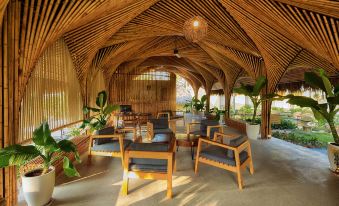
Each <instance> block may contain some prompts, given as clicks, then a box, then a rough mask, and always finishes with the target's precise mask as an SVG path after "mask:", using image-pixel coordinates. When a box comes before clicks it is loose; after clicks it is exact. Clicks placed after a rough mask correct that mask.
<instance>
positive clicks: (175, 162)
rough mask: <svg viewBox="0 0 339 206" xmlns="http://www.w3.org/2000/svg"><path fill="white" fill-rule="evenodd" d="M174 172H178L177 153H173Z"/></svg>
mask: <svg viewBox="0 0 339 206" xmlns="http://www.w3.org/2000/svg"><path fill="white" fill-rule="evenodd" d="M173 171H174V172H176V171H177V161H176V159H175V153H173Z"/></svg>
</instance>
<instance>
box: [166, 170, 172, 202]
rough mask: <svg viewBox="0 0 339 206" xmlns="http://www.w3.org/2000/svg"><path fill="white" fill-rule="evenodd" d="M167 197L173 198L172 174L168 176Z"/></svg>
mask: <svg viewBox="0 0 339 206" xmlns="http://www.w3.org/2000/svg"><path fill="white" fill-rule="evenodd" d="M166 196H167V198H169V199H171V198H172V175H170V174H168V176H167V194H166Z"/></svg>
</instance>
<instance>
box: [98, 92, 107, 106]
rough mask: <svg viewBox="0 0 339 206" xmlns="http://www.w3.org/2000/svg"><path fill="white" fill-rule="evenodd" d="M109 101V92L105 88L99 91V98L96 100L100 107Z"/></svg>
mask: <svg viewBox="0 0 339 206" xmlns="http://www.w3.org/2000/svg"><path fill="white" fill-rule="evenodd" d="M106 101H107V93H106V91H105V90H103V91H101V92H99V93H98V96H97V99H96V101H95V103H96V105H97V106H98V107H100V108H103V107H104V106H105V104H106Z"/></svg>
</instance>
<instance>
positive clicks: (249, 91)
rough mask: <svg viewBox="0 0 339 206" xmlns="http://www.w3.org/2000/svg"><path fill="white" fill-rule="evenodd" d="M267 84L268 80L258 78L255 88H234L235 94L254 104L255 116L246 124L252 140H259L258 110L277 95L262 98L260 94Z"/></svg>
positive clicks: (261, 77) (244, 86) (249, 86)
mask: <svg viewBox="0 0 339 206" xmlns="http://www.w3.org/2000/svg"><path fill="white" fill-rule="evenodd" d="M266 84H267V79H266V77H264V76H260V77H258V79H257V80H256V82H255V84H254V86H252V85H244V84H241V86H240V87H239V88H234V92H235V93H238V94H243V95H245V96H248V97H249V98H250V100H251V101H252V104H253V115H252V118H251V119H250V121H247V122H246V133H247V136H248V137H249V138H251V139H257V137H258V134H259V131H260V124H258V123H257V122H256V116H257V110H258V107H259V105H260V104H261V102H263V101H266V100H268V99H271V98H273V97H275V96H277V95H275V94H267V95H264V96H260V92H261V90H262V88H264V87H265V85H266Z"/></svg>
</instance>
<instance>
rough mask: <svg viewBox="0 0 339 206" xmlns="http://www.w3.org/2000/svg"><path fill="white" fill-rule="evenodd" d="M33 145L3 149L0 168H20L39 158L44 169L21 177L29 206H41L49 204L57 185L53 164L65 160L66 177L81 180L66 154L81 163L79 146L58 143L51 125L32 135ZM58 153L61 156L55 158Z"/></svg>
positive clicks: (44, 126)
mask: <svg viewBox="0 0 339 206" xmlns="http://www.w3.org/2000/svg"><path fill="white" fill-rule="evenodd" d="M32 140H33V143H34V144H33V145H27V146H23V145H19V144H15V145H11V146H8V147H6V148H3V149H0V168H4V167H7V166H21V165H23V164H26V163H28V162H29V161H31V160H33V159H35V158H37V157H40V158H41V159H42V160H43V164H42V167H40V168H37V169H34V170H31V171H29V172H26V173H25V174H23V175H22V176H21V180H22V188H23V193H24V197H25V200H26V202H27V204H28V205H29V206H41V205H46V204H47V203H49V202H50V200H51V197H52V194H53V190H54V184H55V168H54V167H53V163H55V162H56V161H57V160H59V159H61V158H63V169H64V173H65V175H66V176H68V177H73V176H80V175H79V173H78V171H77V170H76V169H75V167H74V166H73V164H72V162H71V161H70V160H69V159H68V157H67V156H65V155H64V154H65V153H74V155H75V159H76V160H77V161H78V162H80V157H79V154H78V152H77V149H76V146H75V144H74V143H73V142H71V141H69V140H61V141H59V142H56V141H55V140H54V139H53V137H52V136H51V131H50V129H49V126H48V123H47V122H43V123H42V124H41V125H40V126H39V127H38V128H37V129H35V130H34V132H33V139H32ZM56 153H59V154H57V155H55V154H56Z"/></svg>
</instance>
